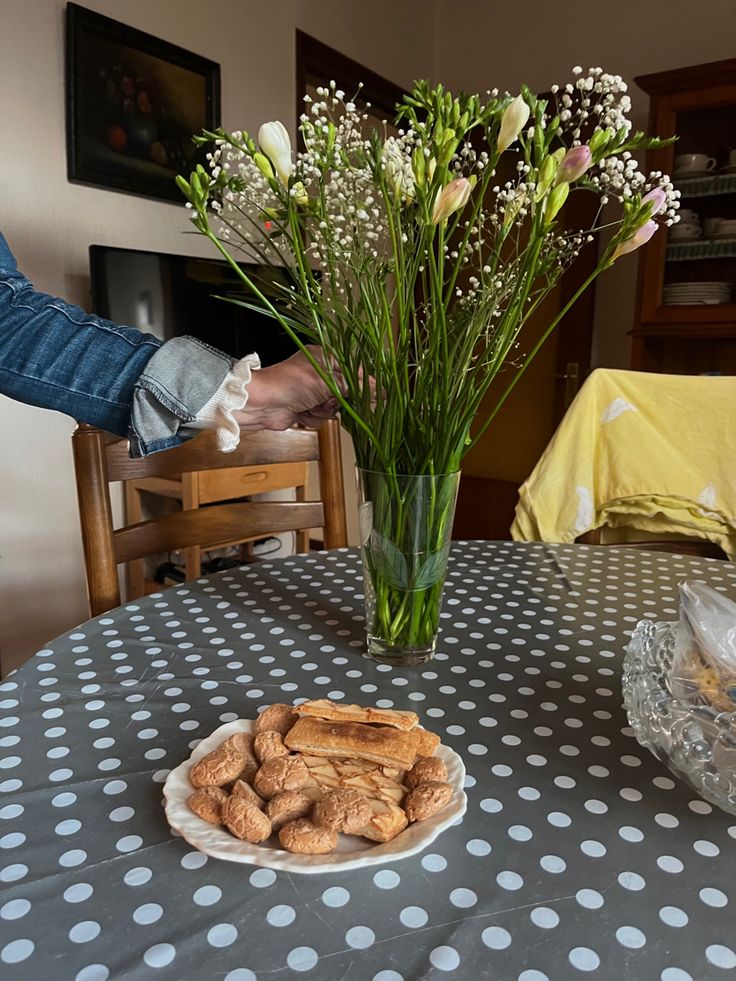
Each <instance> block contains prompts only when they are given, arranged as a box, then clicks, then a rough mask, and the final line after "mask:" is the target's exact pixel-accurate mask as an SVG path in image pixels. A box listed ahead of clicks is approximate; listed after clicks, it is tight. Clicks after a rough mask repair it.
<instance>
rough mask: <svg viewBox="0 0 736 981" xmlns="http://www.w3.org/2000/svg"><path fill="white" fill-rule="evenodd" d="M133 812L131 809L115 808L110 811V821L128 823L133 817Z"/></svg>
mask: <svg viewBox="0 0 736 981" xmlns="http://www.w3.org/2000/svg"><path fill="white" fill-rule="evenodd" d="M134 814H135V811H134V810H133V808H132V807H116V808H115V810H113V811H110V820H111V821H118V822H119V821H129V820H130V818H132V817H133V815H134Z"/></svg>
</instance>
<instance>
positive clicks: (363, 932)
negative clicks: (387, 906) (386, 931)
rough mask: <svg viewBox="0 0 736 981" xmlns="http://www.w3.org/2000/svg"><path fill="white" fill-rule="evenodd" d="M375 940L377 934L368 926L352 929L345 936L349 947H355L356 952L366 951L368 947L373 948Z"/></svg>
mask: <svg viewBox="0 0 736 981" xmlns="http://www.w3.org/2000/svg"><path fill="white" fill-rule="evenodd" d="M375 939H376V935H375V933H374V932H373V931H372V930H371V928H370V927H367V926H354V927H351V928H350V929H349V930H348V932H347V933H346V934H345V943H346V944H347V945H348V947H353V948H354V949H355V950H365V949H366V948H367V947H370V946H372V944H373V943H374V942H375Z"/></svg>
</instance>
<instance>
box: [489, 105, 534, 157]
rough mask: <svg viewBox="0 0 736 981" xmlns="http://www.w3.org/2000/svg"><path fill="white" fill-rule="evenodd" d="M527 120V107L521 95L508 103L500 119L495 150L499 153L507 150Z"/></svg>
mask: <svg viewBox="0 0 736 981" xmlns="http://www.w3.org/2000/svg"><path fill="white" fill-rule="evenodd" d="M528 119H529V106H528V105H527V104H526V102H524V98H523V96H521V95H517V96H516V98H515V99H514V100H513V101H512V102H509V104H508V105H507V106H506V108H505V110H504V113H503V116H502V117H501V129H500V130H499V133H498V143H497V148H498V151H499V153H503V151H504V150H508V148H509V147H510V146H511V144H512V143H513V142H514V140H515V139H516V138H517V137H518V135H519V133H520V132H521V131H522V130H523V129H524V127H525V126H526V124H527V121H528Z"/></svg>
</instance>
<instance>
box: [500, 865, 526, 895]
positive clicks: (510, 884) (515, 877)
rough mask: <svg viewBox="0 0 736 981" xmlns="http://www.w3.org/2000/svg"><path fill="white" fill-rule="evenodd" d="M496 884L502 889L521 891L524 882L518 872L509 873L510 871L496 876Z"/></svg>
mask: <svg viewBox="0 0 736 981" xmlns="http://www.w3.org/2000/svg"><path fill="white" fill-rule="evenodd" d="M496 882H497V883H498V884H499V886H500V887H501V888H502V889H510V890H514V891H515V890H516V889H521V887H522V886H523V885H524V880H523V879H522V877H521V876H520V875H519V874H518V872H509V871H508V870H504V871H503V872H499V873H498V875H497V876H496Z"/></svg>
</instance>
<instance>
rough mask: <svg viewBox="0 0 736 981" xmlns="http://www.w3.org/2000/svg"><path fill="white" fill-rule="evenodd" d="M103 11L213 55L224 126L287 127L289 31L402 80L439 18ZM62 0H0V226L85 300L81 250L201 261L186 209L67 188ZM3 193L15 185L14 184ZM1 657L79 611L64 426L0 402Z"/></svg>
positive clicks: (237, 0) (340, 8)
mask: <svg viewBox="0 0 736 981" xmlns="http://www.w3.org/2000/svg"><path fill="white" fill-rule="evenodd" d="M86 5H87V6H89V7H91V8H93V9H95V10H98V11H99V12H100V13H105V14H108V15H109V16H112V17H116V18H118V19H122V20H123V21H124V22H125V23H127V24H130V25H131V26H133V27H137V28H140V29H142V30H145V31H148V32H150V33H152V34H154V35H157V36H159V37H162V38H166V39H167V40H169V41H172V42H174V43H175V44H179V45H181V46H183V47H185V48H188V49H190V50H192V51H196V52H198V53H199V54H202V55H205V56H206V57H209V58H212V59H213V60H215V61H217V62H219V63H220V65H221V68H222V109H223V122H224V124H225V125H226V126H229V127H231V128H235V127H240V126H243V127H245V128H248V129H254V128H257V126H258V125H259V124H260V122H261V121H263V120H264V119H274V118H281V119H283V120H284V122H285V123H286V124H287V125H288V126H290V128H292V129H293V124H294V114H295V113H294V107H295V91H294V84H295V83H294V74H295V73H294V30H295V28H296V27H299V28H300V29H302V30H305V31H307V32H308V33H310V34H312V35H314V36H316V37H318V38H319V39H320V40H322V41H324V42H326V43H327V44H330V45H332V46H334V47H336V48H338V49H339V50H341V51H343V52H344V53H345V54H347V55H349V56H350V57H353V58H355V59H357V60H358V61H361V62H363V63H365V64H368V65H369V66H370V67H372V68H373V69H374V70H376V71H378V72H380V73H381V74H383V75H385V76H387V77H388V78H390V79H391V80H393V81H395V82H397V83H399V84H403V85H409V84H410V83H411V81H412V79H414V78H415V77H418V76H421V75H426V74H428V73H429V72H430V70H431V60H432V57H433V44H434V18H433V15H432V16H429V17H428V16H427V13H426V11H427V5H426V4H425V3H423V2H422V0H404V2H403V3H401V4H396V3H394V2H392V0H373V2H372V3H371V4H366V5H360V6H358V5H355V4H353V3H350V2H337V0H332V2H330V0H309V2H307V0H301V2H298V0H279V2H278V3H271V4H264V3H260V2H252V0H218V2H217V3H214V4H210V5H204V6H203V5H202V4H201V3H197V2H195V0H156V2H155V3H152V2H151V0H127V2H126V3H125V4H124V5H121V4H119V3H115V2H113V0H86ZM64 7H65V4H64V3H63V0H33V3H32V4H29V3H28V0H3V3H2V32H1V33H0V91H2V93H3V99H2V104H1V105H0V126H1V127H2V134H3V135H2V139H1V140H0V181H1V182H2V186H3V189H4V190H3V195H2V212H1V213H0V227H1V228H2V230H3V233H4V234H5V236H6V237H7V239H8V241H9V242H10V244H11V247H12V248H13V249H14V251H15V253H16V255H17V257H18V261H19V265H20V268H21V269H22V270H23V271H24V272H25V273H26V275H27V276H29V278H30V279H31V280H32V281H33V282H34V283H35V285H36V286H37V288H39V289H43V290H45V291H47V292H50V293H55V294H61V295H63V296H65V297H67V298H68V299H70V300H72V301H74V302H77V303H79V304H80V305H82V306H88V290H89V283H88V260H87V248H88V246H89V245H90V244H91V243H99V244H110V245H120V246H127V247H138V248H145V249H151V250H157V249H158V250H165V251H170V252H189V253H190V254H210V253H209V251H208V249H209V248H210V247H209V246H208V243H206V242H204V241H199V239H197V238H195V237H191V236H189V237H187V238H183V237H182V233H183V232H184V231H185V230H186V228H187V223H186V220H185V216H184V209H183V208H181V207H179V206H177V205H171V204H164V203H158V202H155V201H151V200H147V199H145V198H138V197H133V196H130V195H123V194H119V193H116V192H113V191H105V190H100V189H97V188H89V187H83V186H78V185H73V184H70V183H68V181H67V179H66V157H65V132H64V88H63V77H64V30H63V28H64ZM9 189H11V190H9ZM0 418H1V419H2V426H1V428H0V459H2V472H1V474H0V654H1V655H2V659H3V660H2V663H3V668H4V670H8V669H9V667H10V666H11V665H12V664H13V663H16V662H17V661H19V659H20V658H22V657H24V656H28V655H29V654H31V653H32V652H33V651H34V650H35V649H37V648H38V647H41V646H42V645H43V644H44V642H46V641H47V640H49V639H50V638H52V637H54V636H55V635H57V634H59V633H61V632H62V631H64V630H66V629H68V628H70V627H71V626H72V625H74V624H76V623H78V622H80V621H81V620H83V619H84V618H85V616H86V601H85V588H84V578H83V563H82V552H81V545H80V541H79V529H78V518H77V507H76V498H75V489H74V477H73V472H72V465H71V448H70V442H69V437H70V434H71V432H72V430H73V428H74V422H73V420H71V419H70V418H68V417H66V416H62V415H60V414H58V413H51V412H47V411H43V410H40V409H35V408H31V407H28V406H24V405H20V404H19V403H17V402H12V401H10V400H9V399H7V398H3V397H0Z"/></svg>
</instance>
